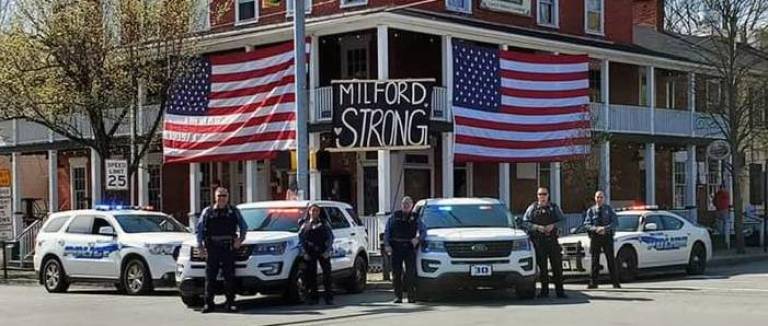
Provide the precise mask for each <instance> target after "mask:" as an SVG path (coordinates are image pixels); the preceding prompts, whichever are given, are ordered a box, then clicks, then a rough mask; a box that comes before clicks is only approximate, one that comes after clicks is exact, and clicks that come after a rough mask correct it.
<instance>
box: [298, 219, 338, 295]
mask: <svg viewBox="0 0 768 326" xmlns="http://www.w3.org/2000/svg"><path fill="white" fill-rule="evenodd" d="M307 213H308V215H309V218H308V219H307V218H304V219H302V220H301V221H300V222H299V224H300V226H299V248H301V254H302V257H303V258H304V264H305V270H304V283H305V284H307V289H308V290H309V304H317V302H318V300H319V299H320V295H319V293H318V291H317V264H318V263H319V264H320V268H322V269H323V287H324V289H325V292H324V293H323V296H324V298H325V304H327V305H332V304H333V288H332V287H333V278H332V275H331V254H332V252H333V229H332V228H331V225H330V224H329V222H328V221H327V220H325V219H323V218H321V217H320V206H317V205H314V204H313V205H310V206H309V208H308V209H307Z"/></svg>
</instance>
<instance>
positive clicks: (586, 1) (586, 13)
mask: <svg viewBox="0 0 768 326" xmlns="http://www.w3.org/2000/svg"><path fill="white" fill-rule="evenodd" d="M590 1H593V0H584V32H585V33H587V34H592V35H599V36H605V0H597V1H600V30H599V31H594V30H590V29H589V2H590Z"/></svg>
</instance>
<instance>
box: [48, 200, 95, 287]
mask: <svg viewBox="0 0 768 326" xmlns="http://www.w3.org/2000/svg"><path fill="white" fill-rule="evenodd" d="M92 227H93V217H92V216H86V215H78V216H75V217H74V218H73V219H72V221H71V222H69V225H68V226H67V229H66V230H65V233H64V235H63V236H62V237H61V238H60V239H59V240H58V244H57V245H59V246H61V247H63V248H64V250H63V251H64V253H63V256H62V264H63V265H64V270H65V271H66V272H67V274H68V275H69V276H72V277H86V276H90V273H88V269H89V267H90V265H91V264H90V259H89V258H88V255H89V252H90V248H89V243H90V242H91V241H92V240H93V237H91V229H92Z"/></svg>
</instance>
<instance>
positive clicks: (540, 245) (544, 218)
mask: <svg viewBox="0 0 768 326" xmlns="http://www.w3.org/2000/svg"><path fill="white" fill-rule="evenodd" d="M536 196H537V201H536V202H534V203H533V204H531V205H530V206H528V209H527V210H526V211H525V215H523V228H524V229H525V230H527V231H528V236H529V237H530V238H531V241H532V242H533V247H534V249H535V250H536V263H537V264H538V265H539V279H540V281H541V291H540V292H539V297H540V298H546V297H549V268H548V266H547V260H549V264H550V265H551V266H552V276H553V278H554V280H553V281H554V282H555V292H556V293H557V297H558V298H567V297H568V296H567V295H566V294H565V290H564V289H563V251H562V250H563V249H562V247H560V244H559V243H558V242H557V223H559V222H560V221H562V220H563V212H562V211H561V210H560V207H558V206H557V205H556V204H554V203H551V202H550V201H549V190H548V189H547V188H544V187H542V188H539V189H538V190H537V191H536Z"/></svg>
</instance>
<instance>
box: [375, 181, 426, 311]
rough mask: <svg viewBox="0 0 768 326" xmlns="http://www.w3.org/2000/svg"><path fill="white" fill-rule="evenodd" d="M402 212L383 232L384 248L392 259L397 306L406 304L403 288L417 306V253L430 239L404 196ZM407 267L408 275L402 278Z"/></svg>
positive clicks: (399, 212)
mask: <svg viewBox="0 0 768 326" xmlns="http://www.w3.org/2000/svg"><path fill="white" fill-rule="evenodd" d="M400 206H401V208H402V209H401V210H398V211H395V212H394V213H393V214H392V216H390V218H389V220H388V221H387V225H386V228H385V229H384V248H385V250H386V251H387V254H389V255H391V256H392V278H393V279H392V284H393V287H394V288H395V300H394V301H393V302H394V303H402V302H403V285H405V291H406V292H408V302H410V303H414V302H416V296H415V295H414V294H415V293H414V292H415V289H416V287H415V284H414V281H415V279H416V250H417V248H418V247H419V244H420V243H422V242H423V241H424V238H425V237H426V236H427V229H426V227H425V226H424V224H423V223H422V222H421V220H420V219H419V218H418V216H416V214H414V213H413V212H412V209H413V199H411V197H408V196H405V197H403V200H402V201H401V203H400ZM403 263H405V275H403Z"/></svg>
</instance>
